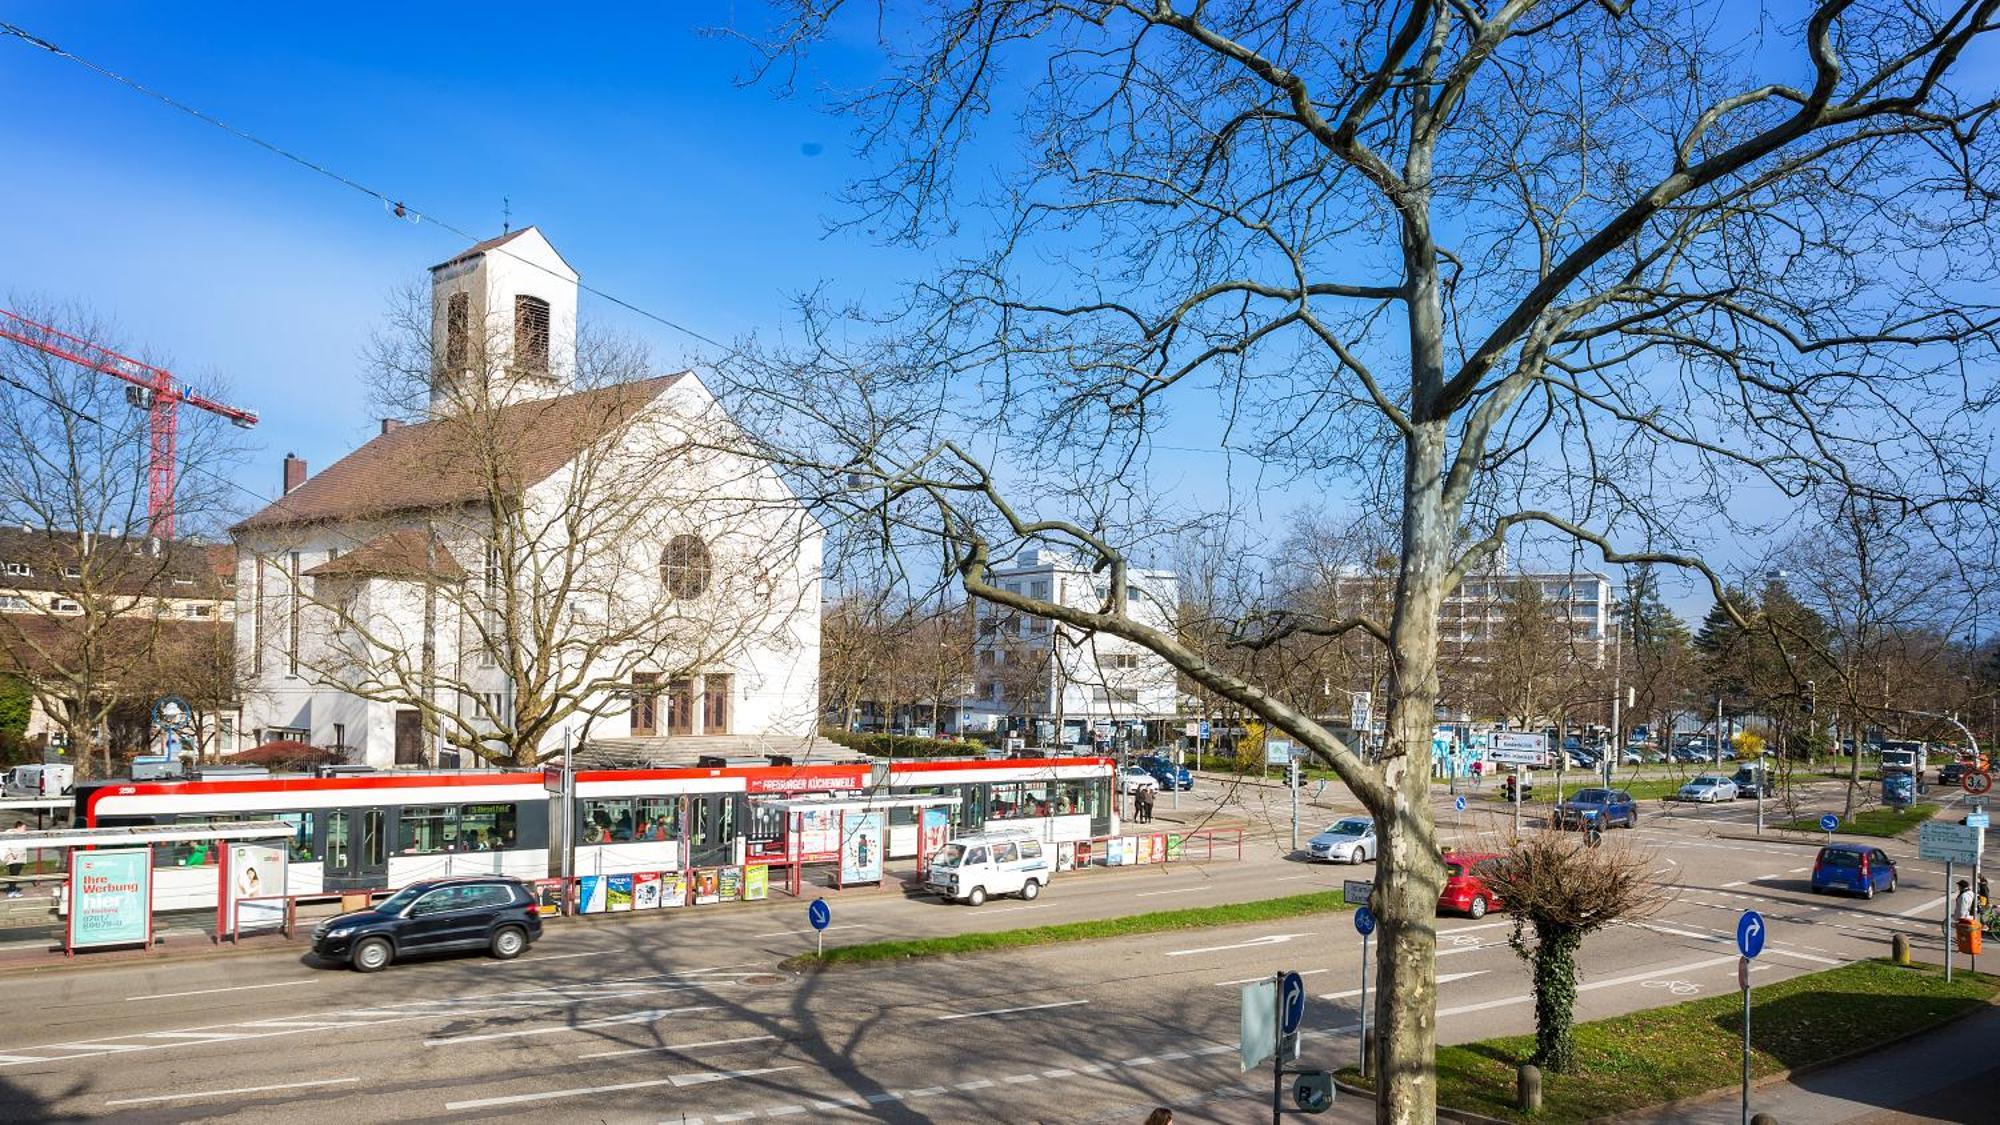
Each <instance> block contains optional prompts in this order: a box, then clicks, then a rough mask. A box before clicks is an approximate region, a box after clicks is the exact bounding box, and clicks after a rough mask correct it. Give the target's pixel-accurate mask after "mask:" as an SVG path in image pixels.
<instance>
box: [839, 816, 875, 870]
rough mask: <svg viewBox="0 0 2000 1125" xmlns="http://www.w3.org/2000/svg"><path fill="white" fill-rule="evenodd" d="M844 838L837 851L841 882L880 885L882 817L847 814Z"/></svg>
mask: <svg viewBox="0 0 2000 1125" xmlns="http://www.w3.org/2000/svg"><path fill="white" fill-rule="evenodd" d="M845 819H846V821H847V825H846V828H847V831H846V833H845V836H846V838H845V839H844V840H843V841H842V842H841V845H842V846H841V849H840V881H841V883H842V884H847V883H879V882H881V881H882V814H881V813H879V812H865V813H859V814H856V813H848V814H847V815H846V818H845Z"/></svg>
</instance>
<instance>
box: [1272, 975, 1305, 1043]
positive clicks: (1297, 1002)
mask: <svg viewBox="0 0 2000 1125" xmlns="http://www.w3.org/2000/svg"><path fill="white" fill-rule="evenodd" d="M1305 1018H1306V982H1305V978H1304V977H1301V976H1300V975H1299V974H1297V973H1286V974H1285V979H1284V981H1283V982H1282V983H1281V984H1279V985H1278V1031H1279V1033H1280V1034H1283V1035H1291V1034H1293V1033H1294V1032H1296V1031H1298V1029H1299V1025H1300V1024H1301V1023H1304V1022H1305Z"/></svg>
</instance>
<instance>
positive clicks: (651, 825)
mask: <svg viewBox="0 0 2000 1125" xmlns="http://www.w3.org/2000/svg"><path fill="white" fill-rule="evenodd" d="M635 803H636V804H637V805H638V813H637V814H636V819H635V821H634V823H633V835H634V836H635V837H636V838H638V839H641V840H678V839H680V835H681V803H680V801H679V800H678V799H677V798H674V797H641V798H639V799H638V801H637V802H635Z"/></svg>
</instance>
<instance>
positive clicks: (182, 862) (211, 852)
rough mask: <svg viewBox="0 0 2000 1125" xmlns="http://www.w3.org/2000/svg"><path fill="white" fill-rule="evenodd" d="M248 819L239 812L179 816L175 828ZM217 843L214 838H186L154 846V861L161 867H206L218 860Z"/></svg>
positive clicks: (176, 818) (175, 821)
mask: <svg viewBox="0 0 2000 1125" xmlns="http://www.w3.org/2000/svg"><path fill="white" fill-rule="evenodd" d="M244 819H246V818H245V817H244V816H243V815H241V814H239V813H211V814H210V815H208V816H177V817H175V818H174V827H175V828H186V827H189V826H190V825H201V824H230V823H233V822H235V821H239V820H244ZM217 847H218V845H217V843H216V842H215V841H214V840H184V841H182V842H180V843H176V844H157V845H155V846H154V851H153V862H154V864H156V865H158V866H161V867H205V866H208V865H211V864H213V863H215V862H216V848H217Z"/></svg>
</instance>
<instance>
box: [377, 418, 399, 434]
mask: <svg viewBox="0 0 2000 1125" xmlns="http://www.w3.org/2000/svg"><path fill="white" fill-rule="evenodd" d="M402 428H403V421H402V419H400V418H384V419H382V432H383V433H385V434H386V433H388V432H389V431H390V430H400V429H402Z"/></svg>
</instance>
